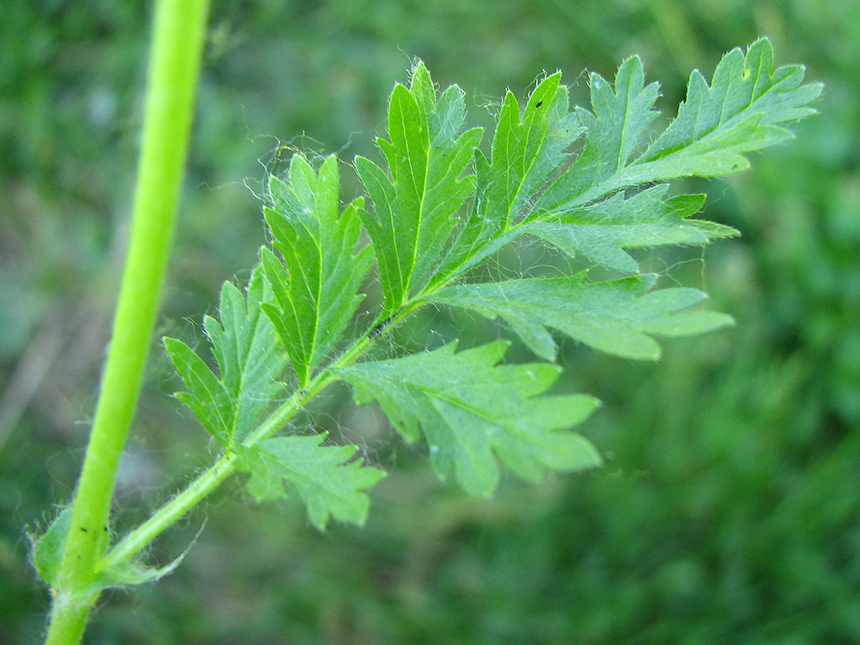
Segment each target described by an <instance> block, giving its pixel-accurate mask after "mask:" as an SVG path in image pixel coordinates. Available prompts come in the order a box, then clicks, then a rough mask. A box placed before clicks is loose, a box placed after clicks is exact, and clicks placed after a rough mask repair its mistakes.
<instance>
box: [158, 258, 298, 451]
mask: <svg viewBox="0 0 860 645" xmlns="http://www.w3.org/2000/svg"><path fill="white" fill-rule="evenodd" d="M271 297H272V290H271V287H270V286H269V283H268V281H267V280H266V278H265V276H264V275H263V273H262V271H261V270H260V268H259V267H258V268H257V269H255V270H254V272H253V273H252V275H251V279H250V281H249V282H248V289H247V301H246V298H245V297H243V296H242V294H241V293H240V291H239V290H238V289H237V288H236V287H235V286H234V285H232V284H231V283H229V282H225V283H224V285H223V287H222V288H221V303H220V306H219V317H220V322H219V321H218V320H215V319H214V318H212V317H211V316H206V317H205V318H204V321H203V323H204V328H205V330H206V335H207V336H208V337H209V340H210V341H211V342H212V353H213V354H214V355H215V360H216V361H217V363H218V367H219V371H220V377H219V376H216V375H215V374H214V372H213V371H212V370H211V369H210V368H209V366H208V365H207V364H206V363H205V362H204V361H203V359H201V358H200V357H199V356H198V355H197V354H195V353H194V351H193V350H192V349H191V348H190V347H188V346H187V345H186V344H185V343H183V342H182V341H180V340H177V339H175V338H165V339H164V346H165V348H166V349H167V353H168V355H169V356H170V360H171V361H172V362H173V365H174V366H175V368H176V372H177V373H178V374H179V376H180V378H181V379H182V381H183V383H184V384H185V386H186V387H187V388H188V390H189V391H188V392H177V393H176V398H177V399H179V400H180V401H182V402H183V403H185V404H186V405H187V406H188V407H189V408H190V409H191V411H192V412H194V415H195V416H196V417H197V418H198V419H199V420H200V423H201V424H202V425H203V427H204V428H206V430H208V431H209V432H210V433H211V434H212V436H214V437H215V438H216V439H218V441H219V442H220V443H221V444H222V445H223V446H224V447H225V448H230V447H231V446H232V445H233V444H234V443H235V442H237V441H241V440H242V438H243V437H244V436H245V435H246V434H247V433H248V432H250V431H251V430H252V429H253V428H255V427H256V425H257V424H258V423H259V421H260V417H261V416H262V414H263V413H264V412H265V411H266V410H267V409H268V407H269V404H270V401H271V399H272V397H273V396H274V395H275V393H276V392H277V391H278V390H279V389H280V388H281V387H282V385H281V384H280V383H279V382H278V380H277V379H278V378H279V377H280V375H281V374H282V373H283V371H284V367H285V365H286V360H285V359H284V357H283V356H282V351H283V350H282V347H281V345H280V343H279V342H278V337H277V334H276V332H275V329H274V326H273V325H272V323H271V321H269V319H268V318H267V317H266V316H265V315H264V314H263V312H262V310H261V304H262V303H265V302H266V301H267V300H269V299H271Z"/></svg>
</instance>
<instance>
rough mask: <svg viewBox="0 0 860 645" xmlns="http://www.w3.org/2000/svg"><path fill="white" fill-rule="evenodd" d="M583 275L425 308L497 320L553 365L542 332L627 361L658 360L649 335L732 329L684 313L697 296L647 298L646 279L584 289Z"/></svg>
mask: <svg viewBox="0 0 860 645" xmlns="http://www.w3.org/2000/svg"><path fill="white" fill-rule="evenodd" d="M584 278H585V274H584V273H580V274H578V275H575V276H570V277H564V278H536V279H525V280H510V281H507V282H498V283H488V284H464V285H456V286H453V287H448V288H446V289H443V290H441V291H439V292H438V293H437V294H435V295H433V296H432V297H430V299H429V300H430V301H431V302H434V303H436V304H443V305H449V306H455V307H463V308H466V309H470V310H472V311H475V312H477V313H479V314H481V315H482V316H486V317H487V318H496V317H502V318H503V319H504V320H505V321H506V322H507V323H508V324H509V325H510V326H511V329H513V331H514V332H516V333H517V335H519V336H520V338H522V340H523V342H525V343H526V345H528V347H529V349H531V350H532V351H533V352H534V353H535V354H537V355H538V356H540V357H541V358H545V359H547V360H555V356H556V344H555V341H554V340H553V338H552V336H551V335H550V334H549V332H547V330H546V329H545V328H546V327H551V328H553V329H557V330H559V331H560V332H562V333H563V334H565V335H567V336H570V337H571V338H574V339H576V340H578V341H580V342H583V343H585V344H586V345H590V346H591V347H593V348H595V349H598V350H600V351H603V352H606V353H608V354H614V355H616V356H623V357H625V358H634V359H654V360H656V359H657V358H659V357H660V346H659V345H658V344H657V342H656V341H655V340H654V339H653V338H651V335H657V336H667V337H679V336H689V335H693V334H700V333H704V332H707V331H711V330H714V329H719V328H721V327H726V326H728V325H731V324H733V321H732V318H731V317H730V316H727V315H726V314H720V313H714V312H710V311H698V310H696V311H684V310H686V309H688V308H689V307H691V306H693V305H695V304H697V303H699V302H701V301H702V300H703V299H704V298H705V297H706V296H705V294H704V293H702V292H701V291H697V290H696V289H684V288H677V289H660V290H658V291H647V290H648V289H649V288H650V287H651V286H652V285H653V282H654V279H655V277H654V276H653V275H645V276H636V277H630V278H625V279H622V280H613V281H610V282H598V283H585V282H584Z"/></svg>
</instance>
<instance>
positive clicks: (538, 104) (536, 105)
mask: <svg viewBox="0 0 860 645" xmlns="http://www.w3.org/2000/svg"><path fill="white" fill-rule="evenodd" d="M541 105H543V101H538V102H537V103H535V107H536V108H539V107H540V106H541Z"/></svg>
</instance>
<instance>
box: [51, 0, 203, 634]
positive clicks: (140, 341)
mask: <svg viewBox="0 0 860 645" xmlns="http://www.w3.org/2000/svg"><path fill="white" fill-rule="evenodd" d="M208 5H209V2H208V0H159V1H158V2H157V4H156V7H155V17H154V23H153V41H152V50H151V54H150V61H149V76H148V83H147V85H148V89H147V95H146V105H145V113H144V126H143V136H142V142H141V152H140V165H139V170H138V178H137V186H136V190H135V201H134V208H133V213H132V222H131V231H130V234H129V245H128V253H127V257H126V263H125V268H124V271H123V278H122V284H121V287H120V294H119V300H118V303H117V310H116V315H115V318H114V323H113V331H112V335H111V343H110V349H109V351H108V356H107V361H106V363H105V368H104V373H103V375H102V382H101V391H100V393H99V400H98V403H97V406H96V412H95V418H94V421H93V428H92V432H91V434H90V439H89V444H88V446H87V453H86V457H85V459H84V466H83V470H82V472H81V477H80V480H79V482H78V487H77V492H76V494H75V500H74V505H73V511H72V519H71V524H70V528H69V533H68V537H67V539H66V542H65V547H64V551H63V557H62V562H61V564H60V568H59V574H58V576H57V578H56V580H54V581H53V588H52V589H51V592H52V595H53V599H54V604H53V607H52V612H51V619H50V627H49V630H48V637H47V642H48V643H49V644H60V643H63V644H67V643H76V642H78V641H79V640H80V638H81V636H82V634H83V630H84V626H85V624H86V621H87V618H88V616H89V612H90V609H91V608H92V606H93V604H94V603H95V601H96V600H97V598H98V591H96V590H94V589H93V581H94V579H95V575H96V565H97V563H98V560H99V558H100V557H101V556H102V555H103V550H104V547H105V544H104V534H105V527H107V525H108V523H109V513H110V504H111V499H112V497H113V488H114V483H115V480H116V471H117V467H118V465H119V460H120V457H121V455H122V451H123V447H124V446H125V442H126V438H127V437H128V431H129V427H130V425H131V420H132V418H133V416H134V410H135V407H136V404H137V398H138V393H139V391H140V385H141V381H142V378H143V368H144V363H145V360H146V355H147V353H148V350H149V346H150V337H151V335H152V330H153V326H154V323H155V316H156V313H157V309H158V301H159V295H160V291H161V284H162V281H163V277H164V272H165V268H166V266H167V260H168V256H169V251H170V244H171V239H172V237H173V224H174V220H175V213H176V203H177V199H178V195H179V189H180V186H181V183H182V177H183V171H184V165H185V158H186V155H187V149H188V139H189V133H190V129H191V119H192V113H193V105H194V95H195V90H196V86H197V78H198V75H199V70H200V59H201V53H202V49H203V41H204V35H205V27H206V16H207V13H208Z"/></svg>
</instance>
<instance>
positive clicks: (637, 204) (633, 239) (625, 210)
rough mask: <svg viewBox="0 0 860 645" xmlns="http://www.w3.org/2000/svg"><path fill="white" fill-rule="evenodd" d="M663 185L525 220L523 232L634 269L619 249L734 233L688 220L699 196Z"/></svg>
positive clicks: (700, 199)
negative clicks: (668, 194) (674, 191)
mask: <svg viewBox="0 0 860 645" xmlns="http://www.w3.org/2000/svg"><path fill="white" fill-rule="evenodd" d="M667 190H668V185H667V184H659V185H657V186H654V187H652V188H649V189H647V190H643V191H641V192H639V193H636V194H634V195H632V196H630V197H625V195H624V193H622V192H618V193H615V194H614V195H612V196H611V197H609V198H608V199H605V200H603V201H600V202H595V203H593V204H591V205H589V206H584V207H581V208H577V209H573V210H569V211H562V212H560V213H558V214H556V215H554V216H552V217H550V218H548V219H545V220H542V221H536V222H531V223H529V224H527V225H526V226H525V227H524V231H525V232H527V233H529V234H531V235H535V236H537V237H539V238H541V239H543V240H545V241H547V242H549V243H550V244H552V245H554V246H555V247H557V248H558V249H559V250H561V251H563V252H565V253H566V254H567V255H569V256H570V257H575V256H576V255H578V254H581V255H584V256H586V257H588V258H589V259H590V260H593V261H594V262H597V263H599V264H602V265H604V266H606V267H610V268H612V269H617V270H619V271H624V272H628V273H638V271H639V265H638V264H637V262H636V261H635V260H634V259H633V258H632V257H631V256H630V255H629V254H628V253H627V252H626V251H624V249H630V248H640V247H653V246H661V245H668V244H690V245H695V246H701V245H704V244H707V243H708V242H710V241H711V240H713V239H717V238H722V237H731V236H734V235H738V232H737V231H736V230H735V229H733V228H730V227H728V226H722V225H720V224H714V223H712V222H704V221H701V220H694V219H689V217H690V216H691V215H693V214H695V213H697V212H698V211H699V210H700V209H701V207H702V205H703V204H704V203H705V196H704V195H678V196H675V197H671V198H669V199H665V195H666V191H667Z"/></svg>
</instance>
